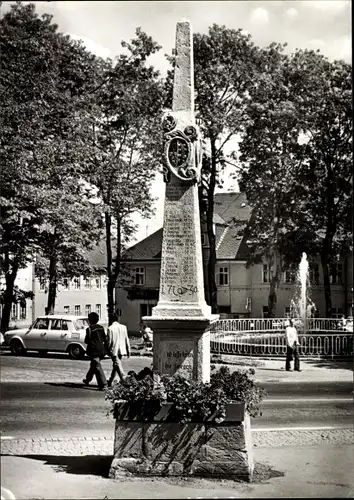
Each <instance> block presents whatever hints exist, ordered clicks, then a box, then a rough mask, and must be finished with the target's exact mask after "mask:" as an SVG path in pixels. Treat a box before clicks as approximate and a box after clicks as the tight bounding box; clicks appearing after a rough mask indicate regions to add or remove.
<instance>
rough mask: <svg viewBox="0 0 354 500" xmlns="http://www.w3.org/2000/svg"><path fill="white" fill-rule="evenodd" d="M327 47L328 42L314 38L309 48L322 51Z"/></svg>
mask: <svg viewBox="0 0 354 500" xmlns="http://www.w3.org/2000/svg"><path fill="white" fill-rule="evenodd" d="M325 45H326V42H325V41H324V40H322V39H321V38H314V39H313V40H309V42H308V46H309V48H310V49H322V48H323V47H324V46H325Z"/></svg>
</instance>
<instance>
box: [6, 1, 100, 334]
mask: <svg viewBox="0 0 354 500" xmlns="http://www.w3.org/2000/svg"><path fill="white" fill-rule="evenodd" d="M51 20H52V17H51V16H49V15H47V14H44V15H43V16H41V17H39V16H38V15H37V14H36V12H35V7H34V5H33V4H29V5H22V4H21V3H20V2H18V3H16V4H14V5H12V6H11V10H10V11H9V12H8V13H6V14H5V15H4V16H3V18H2V19H1V20H0V23H1V25H0V28H1V29H0V50H1V58H2V71H1V75H0V96H1V108H0V111H1V125H2V126H1V135H0V141H1V142H0V144H1V148H0V154H1V164H2V169H1V185H2V190H1V207H2V223H1V236H2V243H1V247H0V255H1V261H0V262H1V271H2V273H3V274H4V275H5V281H6V288H5V292H4V309H3V315H2V326H1V328H2V329H3V330H4V329H6V328H7V327H8V322H9V316H10V309H11V301H12V297H13V289H14V282H15V279H16V275H17V271H18V269H20V268H21V267H25V266H26V265H27V264H28V263H29V262H31V261H33V260H34V257H35V254H36V253H37V252H38V251H40V249H41V246H42V247H43V246H44V248H47V249H48V248H49V246H48V243H49V239H48V238H45V237H44V236H45V235H46V236H48V235H49V233H51V232H54V231H56V233H57V234H58V227H59V226H60V224H59V221H61V220H62V219H63V218H64V216H65V214H66V213H67V208H65V207H64V206H63V205H64V204H63V203H57V202H58V200H59V199H62V200H64V199H66V200H67V201H66V204H67V203H68V200H70V201H71V203H72V204H73V206H74V204H75V203H76V204H77V203H79V201H80V199H81V197H82V193H81V190H80V187H78V184H79V181H80V179H81V178H82V174H83V172H84V169H85V160H86V158H87V152H88V151H87V146H88V143H87V139H86V137H89V134H88V131H89V130H90V129H89V126H90V121H89V120H88V116H89V113H88V111H89V109H88V106H89V104H90V101H89V100H87V92H86V90H87V88H88V84H89V82H91V78H92V74H93V73H94V70H95V64H96V59H95V57H94V56H92V55H90V54H89V53H87V51H85V49H84V48H83V47H82V45H81V44H80V43H78V42H73V41H71V40H70V38H69V37H68V36H64V35H62V34H60V33H58V32H57V26H56V25H55V24H53V23H52V22H51ZM75 220H76V219H75V217H73V218H72V219H71V222H70V223H71V225H75ZM54 222H55V223H54ZM78 227H79V226H78ZM79 240H80V238H79V237H78V240H77V241H79ZM50 243H51V244H52V243H53V241H51V242H50ZM50 248H51V253H52V255H53V259H54V260H53V262H52V266H51V272H52V274H53V272H54V275H55V266H56V264H55V259H56V258H55V257H54V256H55V252H56V249H55V247H53V246H52V247H50ZM69 255H70V256H71V255H73V253H72V252H70V254H69V253H68V255H67V257H68V256H69ZM75 258H76V257H74V260H75ZM68 260H69V259H67V262H68ZM53 263H54V264H55V265H54V266H53ZM52 282H53V283H54V282H55V279H53V280H52ZM52 288H53V287H52Z"/></svg>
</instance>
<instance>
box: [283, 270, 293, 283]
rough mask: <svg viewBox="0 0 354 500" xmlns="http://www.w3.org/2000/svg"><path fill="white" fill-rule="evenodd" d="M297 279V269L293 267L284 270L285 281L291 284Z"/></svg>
mask: <svg viewBox="0 0 354 500" xmlns="http://www.w3.org/2000/svg"><path fill="white" fill-rule="evenodd" d="M295 281H296V270H295V269H294V268H292V267H290V268H289V269H287V270H286V271H285V272H284V283H286V284H288V285H291V284H294V283H295Z"/></svg>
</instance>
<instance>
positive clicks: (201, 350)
mask: <svg viewBox="0 0 354 500" xmlns="http://www.w3.org/2000/svg"><path fill="white" fill-rule="evenodd" d="M217 318H218V316H216V317H214V316H212V317H210V318H204V319H203V318H201V319H197V318H193V319H181V318H170V319H155V318H154V317H151V318H149V320H148V323H149V325H150V326H151V328H152V329H153V330H154V353H153V370H154V371H157V372H159V373H160V374H165V375H174V374H178V375H182V376H183V377H185V378H190V379H194V380H198V381H200V382H209V380H210V325H211V324H212V322H213V321H215V320H216V319H217Z"/></svg>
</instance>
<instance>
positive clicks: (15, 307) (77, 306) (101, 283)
mask: <svg viewBox="0 0 354 500" xmlns="http://www.w3.org/2000/svg"><path fill="white" fill-rule="evenodd" d="M87 258H88V261H89V263H90V265H91V267H92V268H93V269H95V270H96V273H95V274H94V275H93V276H88V277H84V276H77V277H75V278H73V279H70V278H66V279H64V280H63V281H62V283H61V284H59V285H58V288H57V296H56V301H55V313H56V314H74V315H76V316H87V315H88V314H89V313H90V312H96V313H97V314H98V315H99V317H100V322H101V323H102V324H103V325H107V324H108V314H107V287H106V285H107V277H106V272H105V271H104V269H105V266H106V251H105V245H104V242H103V241H101V242H100V244H99V245H97V247H96V248H94V249H93V250H92V251H90V252H89V253H88V257H87ZM99 270H101V272H100V271H99ZM2 281H4V280H2ZM1 284H2V287H4V283H1ZM15 285H16V286H18V287H19V288H20V289H22V290H25V291H32V292H33V293H34V298H33V300H32V299H27V300H26V304H24V303H23V304H19V303H18V304H12V309H11V317H10V324H9V327H10V328H23V327H27V326H30V325H31V324H32V323H33V321H34V320H35V319H36V318H37V317H38V316H41V315H44V314H45V313H46V307H47V301H48V283H47V281H45V280H40V279H39V278H37V277H36V276H35V264H34V263H33V264H29V265H28V266H27V267H26V268H25V269H20V270H19V272H18V275H17V278H16V281H15ZM0 314H1V308H0Z"/></svg>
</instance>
